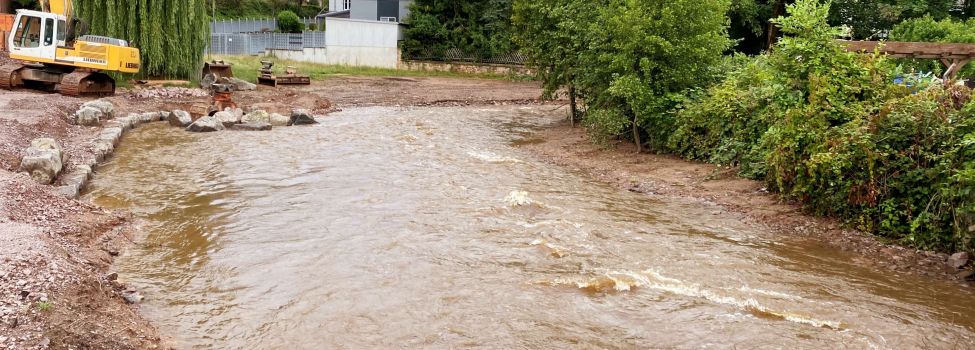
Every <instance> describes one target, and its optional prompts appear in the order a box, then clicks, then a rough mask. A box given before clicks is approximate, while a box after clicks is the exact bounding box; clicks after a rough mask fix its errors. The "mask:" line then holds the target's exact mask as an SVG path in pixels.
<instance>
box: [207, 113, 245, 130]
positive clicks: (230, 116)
mask: <svg viewBox="0 0 975 350" xmlns="http://www.w3.org/2000/svg"><path fill="white" fill-rule="evenodd" d="M213 118H214V119H216V120H217V121H219V122H220V123H223V126H225V127H228V128H229V127H230V126H232V125H234V124H237V123H238V122H240V120H239V119H237V116H236V115H235V114H234V112H232V111H223V112H217V113H216V114H214V115H213Z"/></svg>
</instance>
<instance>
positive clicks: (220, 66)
mask: <svg viewBox="0 0 975 350" xmlns="http://www.w3.org/2000/svg"><path fill="white" fill-rule="evenodd" d="M233 77H234V69H233V67H232V66H231V65H230V64H229V63H227V62H224V61H223V60H213V61H210V62H204V63H203V73H202V74H200V87H202V88H204V89H209V88H210V85H213V84H215V83H217V82H218V81H220V78H233Z"/></svg>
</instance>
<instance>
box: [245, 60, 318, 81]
mask: <svg viewBox="0 0 975 350" xmlns="http://www.w3.org/2000/svg"><path fill="white" fill-rule="evenodd" d="M261 65H262V67H261V69H259V70H258V73H260V75H258V76H257V83H258V84H261V85H267V86H275V87H276V86H278V85H310V84H311V77H309V76H307V75H303V74H298V70H297V69H296V68H295V67H291V66H288V67H287V68H285V70H284V75H282V76H276V75H274V71H273V69H272V68H273V67H274V62H271V61H261Z"/></svg>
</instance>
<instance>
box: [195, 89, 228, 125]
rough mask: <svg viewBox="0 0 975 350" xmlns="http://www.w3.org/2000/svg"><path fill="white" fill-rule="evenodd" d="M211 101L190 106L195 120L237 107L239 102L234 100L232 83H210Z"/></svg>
mask: <svg viewBox="0 0 975 350" xmlns="http://www.w3.org/2000/svg"><path fill="white" fill-rule="evenodd" d="M209 89H210V103H209V104H205V103H199V104H195V105H193V106H192V107H191V108H190V115H191V116H192V117H193V120H197V119H199V118H201V117H204V116H212V115H214V114H216V113H217V112H220V111H222V110H225V109H227V108H230V109H236V108H238V107H237V103H236V102H234V86H233V85H231V84H216V83H213V84H210V87H209Z"/></svg>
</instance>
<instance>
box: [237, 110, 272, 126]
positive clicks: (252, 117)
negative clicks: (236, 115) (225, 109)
mask: <svg viewBox="0 0 975 350" xmlns="http://www.w3.org/2000/svg"><path fill="white" fill-rule="evenodd" d="M240 122H241V123H244V124H248V123H268V124H271V115H270V114H267V112H265V111H262V110H256V111H252V112H250V113H247V114H245V115H244V116H243V117H241V118H240Z"/></svg>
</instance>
